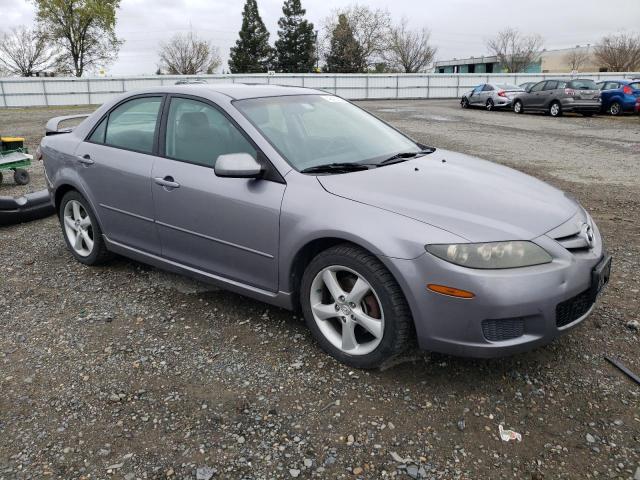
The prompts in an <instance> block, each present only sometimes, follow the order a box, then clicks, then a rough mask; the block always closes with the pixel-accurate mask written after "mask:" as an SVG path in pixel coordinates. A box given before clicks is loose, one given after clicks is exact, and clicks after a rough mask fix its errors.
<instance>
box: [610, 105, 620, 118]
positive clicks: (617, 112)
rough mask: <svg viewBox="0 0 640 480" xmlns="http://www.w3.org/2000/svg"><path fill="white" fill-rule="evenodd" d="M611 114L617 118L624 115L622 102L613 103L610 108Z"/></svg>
mask: <svg viewBox="0 0 640 480" xmlns="http://www.w3.org/2000/svg"><path fill="white" fill-rule="evenodd" d="M609 114H610V115H613V116H614V117H617V116H618V115H622V105H620V102H612V103H611V105H610V106H609Z"/></svg>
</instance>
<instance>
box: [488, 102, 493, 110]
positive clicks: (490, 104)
mask: <svg viewBox="0 0 640 480" xmlns="http://www.w3.org/2000/svg"><path fill="white" fill-rule="evenodd" d="M487 110H489V111H491V110H493V100H491V99H489V100H487Z"/></svg>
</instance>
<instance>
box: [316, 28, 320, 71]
mask: <svg viewBox="0 0 640 480" xmlns="http://www.w3.org/2000/svg"><path fill="white" fill-rule="evenodd" d="M315 36H316V73H318V70H320V48H319V46H318V30H316V31H315Z"/></svg>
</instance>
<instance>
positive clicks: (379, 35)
mask: <svg viewBox="0 0 640 480" xmlns="http://www.w3.org/2000/svg"><path fill="white" fill-rule="evenodd" d="M340 15H345V16H346V18H347V22H348V23H349V25H350V26H351V29H352V30H353V36H354V37H355V39H356V41H357V42H358V43H359V44H360V48H361V49H362V55H363V58H364V61H365V64H366V66H367V67H372V66H374V65H375V64H376V63H378V62H379V61H380V59H381V58H382V57H383V54H384V52H385V51H386V49H387V32H388V31H389V29H390V28H391V15H390V14H389V12H388V11H387V10H382V9H379V8H378V9H375V10H373V9H372V8H370V7H368V6H367V5H359V4H352V5H349V6H348V7H345V8H339V9H336V10H334V11H333V12H332V13H331V15H330V16H329V17H327V18H326V19H325V20H324V35H323V37H324V39H323V40H324V41H323V45H324V50H325V52H328V50H329V41H330V40H331V37H332V34H333V31H334V30H335V28H336V25H337V24H338V18H339V17H340Z"/></svg>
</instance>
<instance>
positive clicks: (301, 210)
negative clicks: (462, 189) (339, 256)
mask: <svg viewBox="0 0 640 480" xmlns="http://www.w3.org/2000/svg"><path fill="white" fill-rule="evenodd" d="M322 239H334V240H335V239H338V240H344V241H345V242H351V243H354V244H356V245H359V246H360V247H362V248H364V249H366V250H368V251H369V252H371V253H373V254H374V255H377V256H379V257H381V258H382V257H391V258H398V259H414V258H417V257H419V256H420V255H423V254H424V253H425V249H424V245H425V244H427V243H455V242H462V241H464V239H462V238H461V237H458V236H456V235H454V234H452V233H450V232H447V231H445V230H441V229H439V228H437V227H433V226H431V225H428V224H426V223H423V222H420V221H418V220H414V219H412V218H409V217H405V216H403V215H399V214H397V213H393V212H389V211H387V210H382V209H380V208H377V207H374V206H371V205H367V204H364V203H359V202H356V201H353V200H349V199H346V198H342V197H338V196H336V195H333V194H331V193H329V192H327V191H326V190H324V188H322V186H321V185H320V184H319V182H318V181H317V180H316V178H315V177H312V176H307V175H300V174H296V178H295V181H292V182H288V185H287V190H286V192H285V196H284V199H283V203H282V213H281V218H280V255H279V256H280V263H279V280H280V281H279V284H280V290H281V291H292V290H295V286H294V285H291V272H292V271H293V270H294V268H295V265H294V262H295V261H296V257H297V254H298V253H299V252H301V251H302V250H303V249H304V248H305V246H307V245H309V244H310V243H311V242H314V241H317V240H322Z"/></svg>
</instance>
